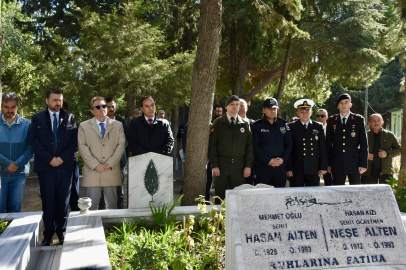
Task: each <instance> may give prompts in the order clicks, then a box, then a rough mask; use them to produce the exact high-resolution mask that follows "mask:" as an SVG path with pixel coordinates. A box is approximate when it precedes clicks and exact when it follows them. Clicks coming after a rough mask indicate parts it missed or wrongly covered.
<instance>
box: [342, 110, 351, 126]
mask: <svg viewBox="0 0 406 270" xmlns="http://www.w3.org/2000/svg"><path fill="white" fill-rule="evenodd" d="M350 113H351V112H349V113H348V114H347V115H346V116H342V115H341V113H340V121H341V124H342V123H343V118H345V123H346V124H347V122H348V117H349V116H350Z"/></svg>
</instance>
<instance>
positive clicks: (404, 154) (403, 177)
mask: <svg viewBox="0 0 406 270" xmlns="http://www.w3.org/2000/svg"><path fill="white" fill-rule="evenodd" d="M405 75H406V72H405ZM405 82H406V77H405ZM405 109H406V89H405V90H404V98H403V120H402V121H403V126H402V138H401V146H402V148H401V149H402V150H401V154H400V168H399V176H398V180H399V183H398V185H399V187H405V186H406V114H405V112H406V110H405Z"/></svg>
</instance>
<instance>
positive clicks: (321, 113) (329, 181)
mask: <svg viewBox="0 0 406 270" xmlns="http://www.w3.org/2000/svg"><path fill="white" fill-rule="evenodd" d="M327 118H328V113H327V110H325V109H319V110H318V111H317V113H316V119H317V121H318V122H320V123H321V124H322V125H323V130H324V136H326V132H327ZM323 179H324V186H332V185H333V178H332V177H331V173H329V172H327V173H326V174H324V175H323Z"/></svg>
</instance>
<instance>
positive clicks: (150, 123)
mask: <svg viewBox="0 0 406 270" xmlns="http://www.w3.org/2000/svg"><path fill="white" fill-rule="evenodd" d="M148 121H149V126H150V127H152V119H148Z"/></svg>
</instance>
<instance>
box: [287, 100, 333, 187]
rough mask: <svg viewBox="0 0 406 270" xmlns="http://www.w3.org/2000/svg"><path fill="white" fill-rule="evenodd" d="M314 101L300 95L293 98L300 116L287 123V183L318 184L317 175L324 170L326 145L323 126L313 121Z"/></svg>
mask: <svg viewBox="0 0 406 270" xmlns="http://www.w3.org/2000/svg"><path fill="white" fill-rule="evenodd" d="M313 105H314V102H313V101H312V100H311V99H299V100H298V101H296V102H295V104H294V106H295V108H296V114H297V116H298V117H299V120H298V121H296V122H293V123H289V124H288V125H289V129H290V132H291V134H292V141H293V147H292V152H291V153H290V157H289V159H288V162H287V176H288V177H291V180H290V187H304V186H306V187H309V186H319V185H320V176H321V175H324V174H325V173H326V172H327V149H326V141H325V136H324V130H323V126H322V125H321V124H320V123H318V122H313V121H312V120H310V117H311V115H312V113H313V111H312V107H313Z"/></svg>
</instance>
